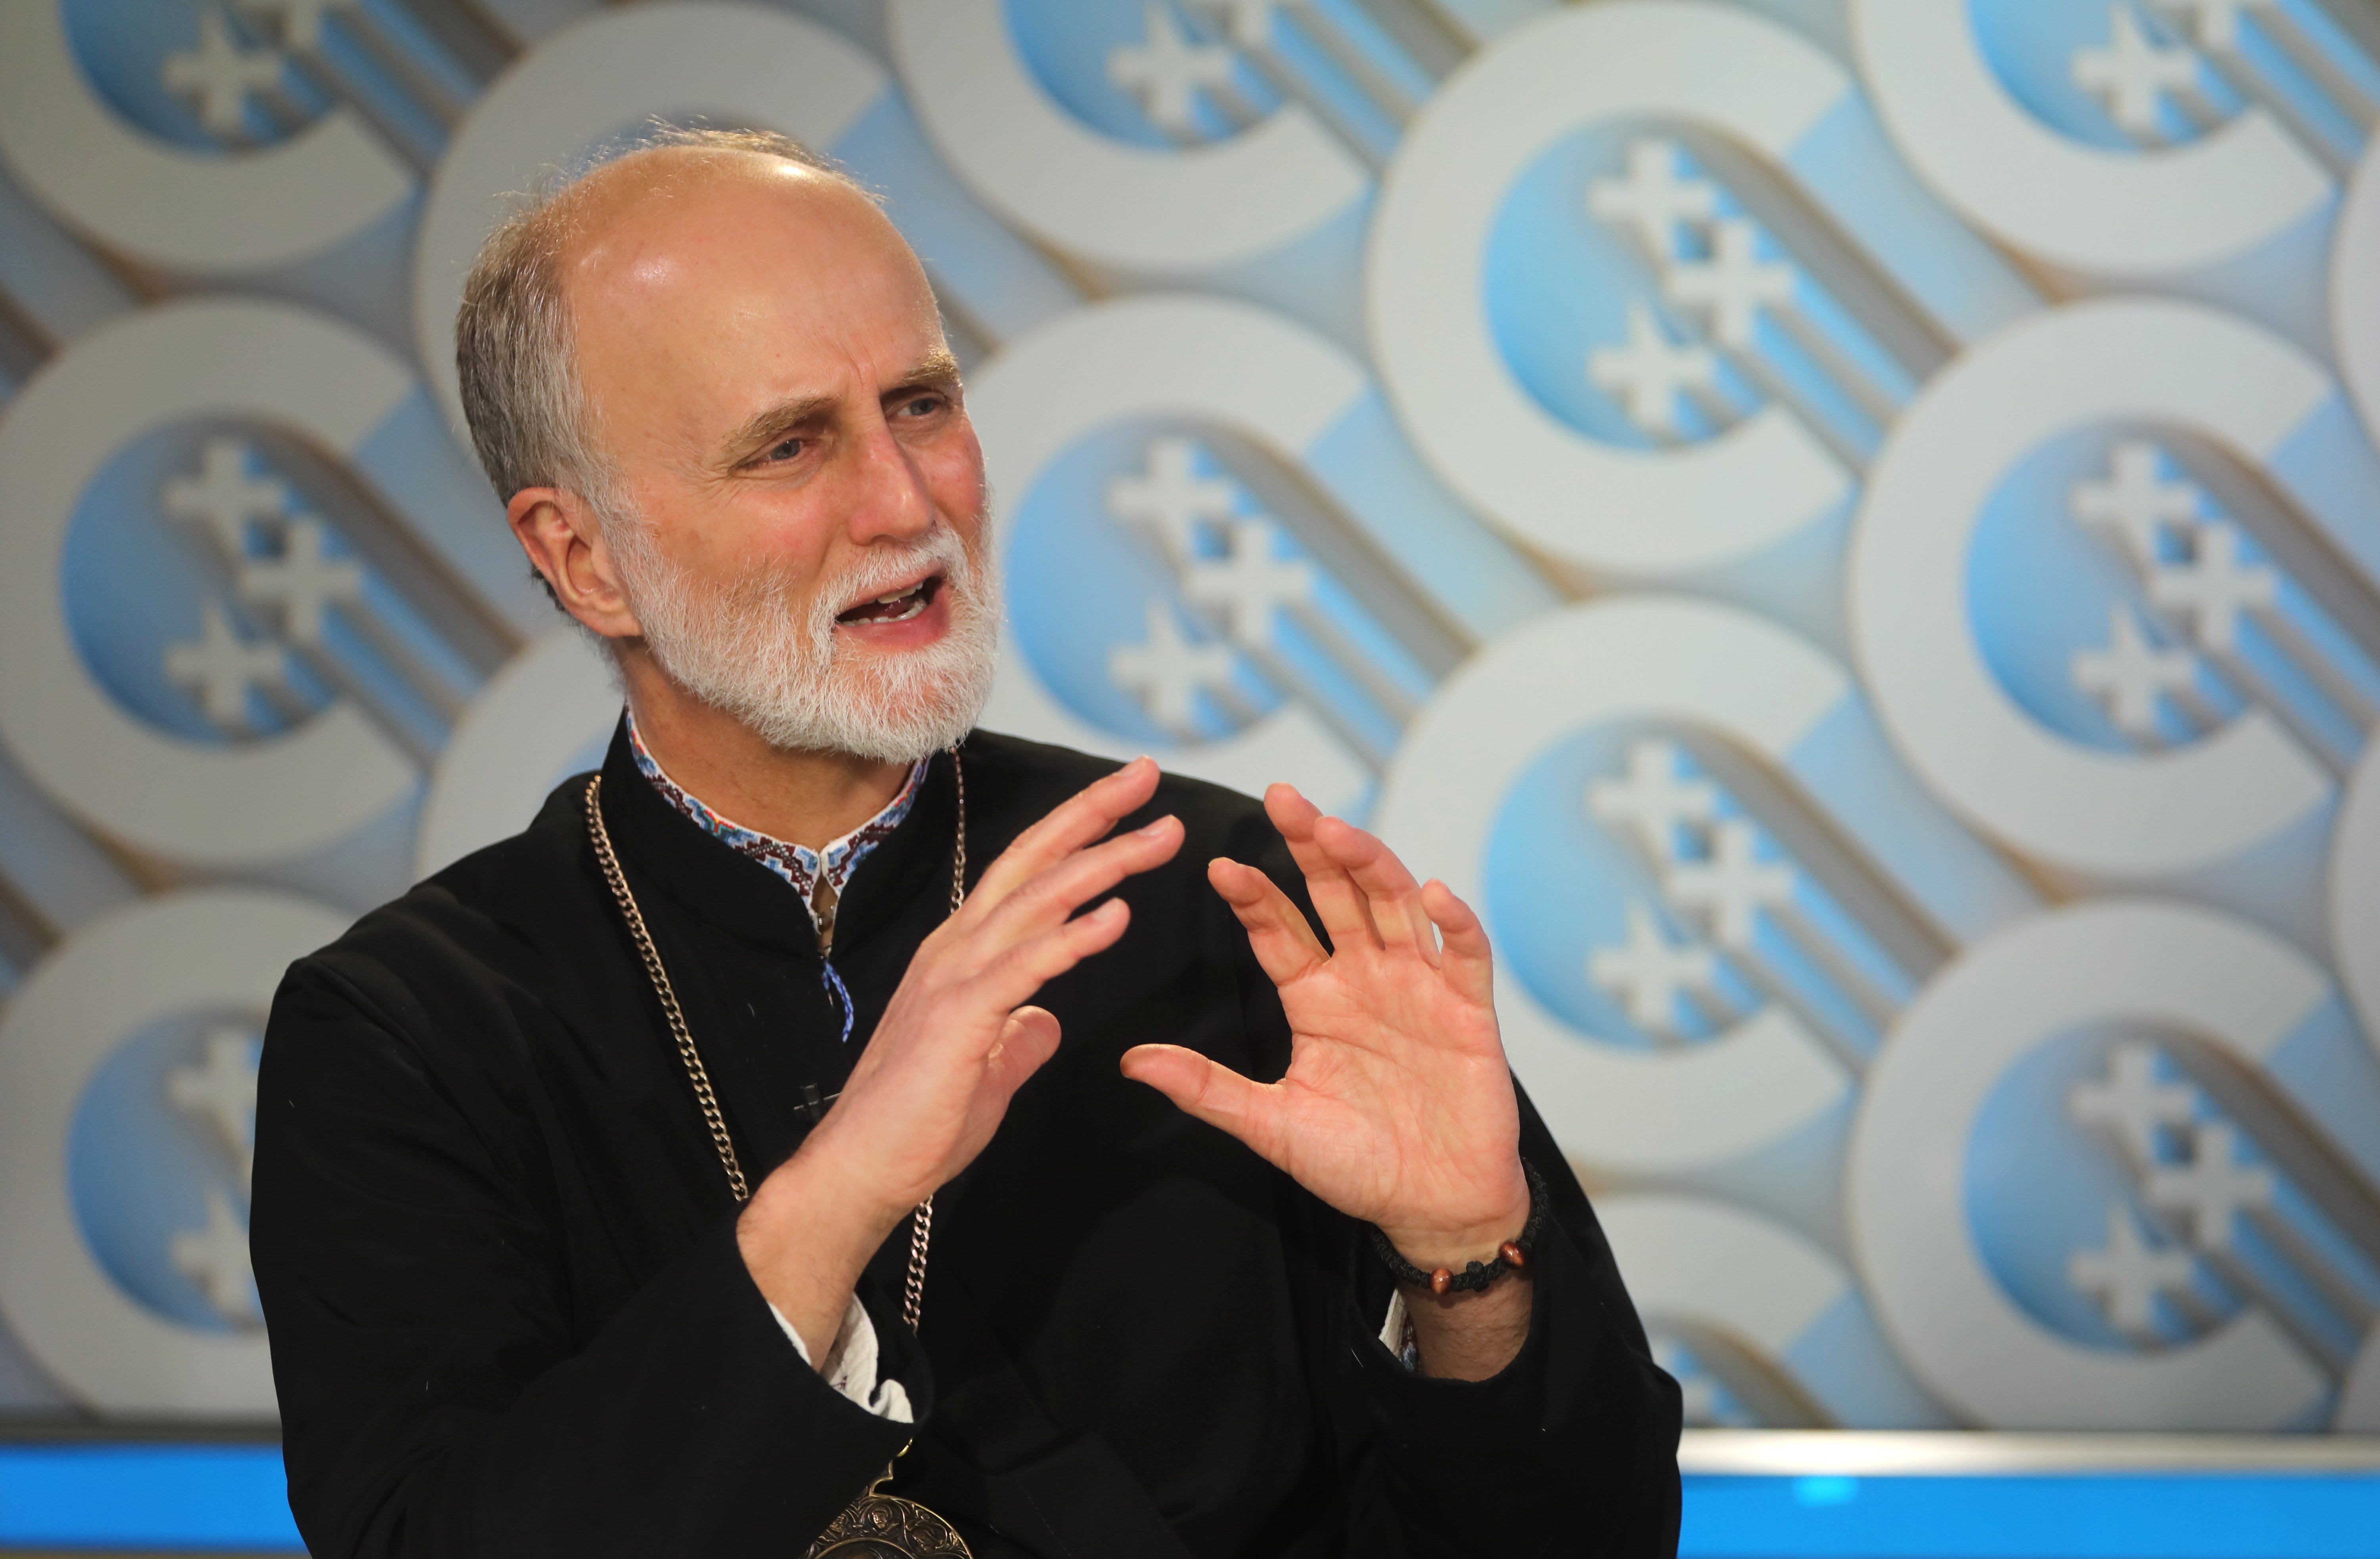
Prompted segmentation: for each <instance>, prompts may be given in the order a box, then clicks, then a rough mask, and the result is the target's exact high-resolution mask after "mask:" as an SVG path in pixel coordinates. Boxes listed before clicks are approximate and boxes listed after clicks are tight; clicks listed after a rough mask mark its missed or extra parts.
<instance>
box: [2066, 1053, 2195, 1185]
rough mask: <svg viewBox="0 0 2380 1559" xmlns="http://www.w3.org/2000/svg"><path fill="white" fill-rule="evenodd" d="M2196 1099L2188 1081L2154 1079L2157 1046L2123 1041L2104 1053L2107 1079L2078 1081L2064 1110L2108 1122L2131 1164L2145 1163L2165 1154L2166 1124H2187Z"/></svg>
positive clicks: (2087, 1120) (2092, 1122) (2083, 1119)
mask: <svg viewBox="0 0 2380 1559" xmlns="http://www.w3.org/2000/svg"><path fill="white" fill-rule="evenodd" d="M2197 1098H2198V1096H2197V1095H2196V1094H2195V1093H2194V1092H2192V1090H2191V1089H2190V1087H2189V1085H2188V1084H2186V1083H2169V1082H2163V1081H2160V1080H2159V1079H2158V1078H2157V1052H2156V1047H2155V1045H2153V1044H2148V1043H2146V1042H2144V1041H2140V1040H2127V1041H2123V1042H2122V1043H2120V1044H2119V1045H2117V1046H2116V1047H2115V1050H2114V1051H2113V1052H2112V1053H2111V1054H2109V1055H2108V1057H2107V1080H2106V1081H2105V1082H2080V1083H2076V1084H2075V1085H2074V1087H2073V1089H2072V1090H2070V1092H2069V1093H2068V1094H2067V1095H2066V1110H2067V1114H2070V1115H2071V1116H2073V1118H2074V1119H2075V1121H2076V1122H2078V1123H2079V1124H2081V1125H2083V1126H2101V1127H2107V1129H2108V1130H2109V1131H2111V1132H2113V1133H2114V1134H2115V1137H2116V1140H2117V1141H2118V1142H2119V1143H2121V1144H2122V1145H2123V1149H2124V1151H2125V1152H2127V1153H2129V1154H2130V1155H2131V1160H2132V1162H2133V1163H2136V1164H2140V1165H2143V1166H2146V1165H2149V1164H2154V1163H2156V1162H2157V1161H2158V1160H2159V1159H2160V1158H2162V1157H2163V1156H2164V1154H2163V1153H2162V1151H2161V1148H2162V1146H2163V1143H2162V1137H2163V1128H2164V1127H2169V1126H2172V1127H2180V1126H2188V1125H2189V1124H2190V1120H2191V1117H2192V1114H2195V1112H2196V1104H2197Z"/></svg>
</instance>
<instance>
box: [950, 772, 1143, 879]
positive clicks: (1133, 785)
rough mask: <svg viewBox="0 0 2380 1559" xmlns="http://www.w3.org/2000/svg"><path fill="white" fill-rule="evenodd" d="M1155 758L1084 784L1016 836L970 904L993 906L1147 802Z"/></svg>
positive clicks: (1098, 836)
mask: <svg viewBox="0 0 2380 1559" xmlns="http://www.w3.org/2000/svg"><path fill="white" fill-rule="evenodd" d="M1157 779H1158V772H1157V761H1156V760H1155V759H1152V758H1135V759H1134V760H1133V761H1131V762H1129V763H1126V764H1125V765H1124V766H1123V768H1121V769H1118V770H1117V771H1116V772H1115V773H1111V774H1108V775H1105V776H1103V777H1101V778H1099V779H1097V780H1094V781H1092V782H1091V783H1090V784H1089V785H1087V786H1084V787H1083V788H1082V789H1081V790H1079V791H1077V792H1076V793H1075V794H1074V795H1073V796H1070V797H1068V798H1066V799H1065V800H1063V801H1062V802H1060V803H1059V804H1058V805H1057V806H1055V807H1053V808H1051V809H1050V815H1049V816H1047V817H1045V818H1043V819H1042V820H1041V821H1040V822H1037V823H1035V824H1034V825H1033V826H1032V827H1030V828H1028V829H1026V831H1025V832H1024V833H1022V834H1018V835H1017V836H1016V838H1015V839H1014V841H1013V842H1012V843H1011V844H1010V845H1009V846H1008V848H1006V849H1005V850H1002V852H1001V854H1000V859H997V860H995V861H993V862H992V863H991V865H990V867H989V868H987V869H986V870H985V871H984V874H983V876H982V877H981V878H979V879H978V880H977V883H976V887H975V892H974V893H973V894H971V895H968V902H969V903H970V904H980V905H981V906H983V907H984V909H985V910H986V911H989V910H990V909H994V908H997V907H999V906H1000V904H1001V902H1002V900H1004V899H1006V898H1007V896H1008V895H1010V894H1012V893H1014V892H1015V891H1016V889H1017V888H1018V887H1020V886H1022V885H1023V884H1024V883H1026V882H1029V881H1031V880H1032V879H1033V878H1034V877H1036V876H1038V875H1039V874H1040V873H1041V872H1042V871H1045V870H1047V869H1048V868H1049V867H1050V866H1051V865H1052V864H1054V863H1056V862H1057V861H1059V860H1061V859H1064V858H1065V857H1067V856H1069V855H1072V854H1074V853H1075V851H1076V850H1079V849H1081V848H1082V847H1083V846H1086V845H1087V844H1089V843H1090V842H1091V841H1092V840H1094V839H1099V838H1104V837H1105V836H1106V835H1107V833H1108V831H1109V830H1110V829H1111V828H1113V827H1114V826H1115V825H1116V824H1117V822H1120V821H1122V820H1123V818H1125V817H1128V816H1130V815H1131V814H1132V813H1133V812H1135V811H1136V810H1139V809H1140V808H1142V807H1144V806H1147V804H1148V798H1150V797H1152V796H1154V795H1156V794H1157Z"/></svg>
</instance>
